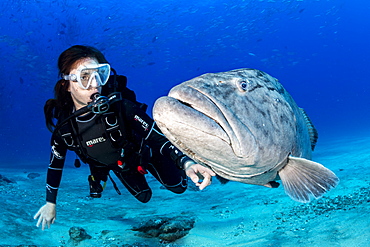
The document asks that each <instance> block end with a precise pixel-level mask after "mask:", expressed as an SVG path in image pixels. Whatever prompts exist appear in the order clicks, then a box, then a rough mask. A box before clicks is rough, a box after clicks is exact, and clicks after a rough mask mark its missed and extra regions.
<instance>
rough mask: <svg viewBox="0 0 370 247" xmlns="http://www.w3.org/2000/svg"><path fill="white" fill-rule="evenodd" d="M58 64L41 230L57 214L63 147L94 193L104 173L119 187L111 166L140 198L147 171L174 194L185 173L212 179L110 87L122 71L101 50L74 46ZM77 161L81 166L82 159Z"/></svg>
mask: <svg viewBox="0 0 370 247" xmlns="http://www.w3.org/2000/svg"><path fill="white" fill-rule="evenodd" d="M58 68H59V75H60V76H61V78H62V79H60V80H59V81H58V82H57V83H56V85H55V88H54V93H55V99H49V100H48V101H47V102H46V104H45V107H44V113H45V118H46V124H47V127H48V129H49V130H50V131H51V132H52V133H53V134H52V137H51V146H52V148H51V150H52V152H51V158H50V164H49V167H48V171H47V178H46V204H45V205H44V206H42V207H41V208H40V209H39V211H38V212H37V213H36V214H35V216H34V219H38V221H37V224H36V226H37V227H39V226H40V225H41V226H42V230H44V228H45V226H47V227H48V228H49V227H50V224H53V223H54V221H55V217H56V198H57V193H58V188H59V185H60V182H61V178H62V171H63V167H64V163H65V156H66V153H67V150H72V151H74V152H75V153H76V154H77V155H78V157H79V159H80V160H82V161H83V162H84V163H87V164H88V165H89V167H90V172H91V175H89V176H88V181H89V184H90V196H92V197H95V198H98V197H101V193H102V191H103V189H104V188H103V186H102V185H101V182H104V184H105V182H106V181H107V179H108V177H109V178H111V180H112V182H113V185H114V187H115V188H116V190H117V192H119V190H118V188H117V186H116V185H115V183H114V180H113V179H112V177H111V176H110V174H109V172H110V171H113V173H114V174H115V175H116V176H117V177H118V179H119V180H120V181H121V182H122V184H123V185H124V186H125V187H126V188H127V190H128V191H129V192H130V193H131V194H132V195H133V196H134V197H135V198H136V199H137V200H139V201H140V202H143V203H146V202H148V201H149V200H150V198H151V196H152V191H151V189H150V187H149V186H148V183H147V181H146V179H145V174H146V173H147V171H149V172H150V173H151V174H152V175H153V176H154V177H155V178H156V179H157V180H158V181H159V182H160V183H161V184H162V185H163V186H164V187H166V188H167V189H168V190H170V191H172V192H174V193H177V194H180V193H183V192H184V191H185V190H186V188H187V176H188V177H190V179H191V180H192V181H193V182H194V183H195V184H196V185H197V186H198V187H199V188H200V189H201V190H202V189H204V188H205V187H206V186H208V185H209V184H210V183H211V178H212V176H215V173H214V172H213V171H212V170H210V169H209V168H207V167H204V166H201V165H199V164H196V163H195V162H194V161H193V160H191V159H190V158H189V157H187V156H185V155H184V154H183V153H182V152H181V151H180V150H178V149H177V148H176V147H175V146H173V145H172V144H171V143H170V142H169V141H168V140H167V138H166V137H165V136H164V135H163V134H162V133H161V131H160V130H159V128H158V127H157V126H156V124H155V122H154V121H153V120H152V119H151V118H150V117H149V116H148V115H147V114H146V113H145V110H143V109H142V107H140V105H139V104H138V103H137V102H134V101H135V100H133V99H131V100H130V99H127V98H125V95H124V93H123V94H121V92H114V90H113V92H109V90H107V88H108V84H110V83H111V82H110V81H113V83H117V78H119V79H122V78H125V77H123V76H121V77H120V76H117V75H116V74H115V71H114V70H113V69H111V67H110V64H109V63H108V61H107V60H106V58H105V57H104V55H103V54H102V53H101V52H100V51H99V50H97V49H96V48H94V47H90V46H82V45H75V46H72V47H70V48H69V49H67V50H65V51H64V52H62V53H61V55H60V56H59V59H58ZM111 72H114V75H111ZM110 78H111V79H110ZM107 82H108V83H107ZM109 86H110V88H112V87H111V86H112V85H109ZM115 86H116V85H115ZM126 90H128V91H129V92H130V91H131V90H129V89H127V88H126ZM118 91H119V90H118ZM107 92H109V93H110V94H109V95H108V93H107ZM131 92H132V91H131ZM132 93H133V92H132ZM104 94H107V95H104ZM54 119H56V120H57V123H56V124H54V121H53V120H54ZM75 165H76V166H79V160H77V163H75Z"/></svg>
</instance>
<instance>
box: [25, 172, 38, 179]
mask: <svg viewBox="0 0 370 247" xmlns="http://www.w3.org/2000/svg"><path fill="white" fill-rule="evenodd" d="M40 176H41V175H40V174H39V173H36V172H31V173H29V174H28V175H27V177H28V178H29V179H34V178H38V177H40Z"/></svg>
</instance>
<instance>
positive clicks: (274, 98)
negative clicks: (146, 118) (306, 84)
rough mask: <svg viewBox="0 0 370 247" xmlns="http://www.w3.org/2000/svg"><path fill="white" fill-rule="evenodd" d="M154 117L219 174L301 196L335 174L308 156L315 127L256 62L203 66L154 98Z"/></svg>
mask: <svg viewBox="0 0 370 247" xmlns="http://www.w3.org/2000/svg"><path fill="white" fill-rule="evenodd" d="M153 117H154V120H155V121H156V123H157V124H158V126H159V128H160V129H161V131H162V132H163V133H164V135H165V136H166V137H167V138H168V139H169V140H170V141H171V142H172V143H173V144H174V145H175V146H176V147H178V148H179V149H180V150H181V151H183V152H184V153H185V154H186V155H188V156H189V157H191V158H192V159H194V160H195V161H196V162H198V163H199V164H201V165H204V166H207V167H209V168H211V169H212V170H213V171H214V172H215V173H216V174H217V175H218V176H220V177H221V178H223V179H222V180H224V179H226V181H227V180H232V181H238V182H242V183H247V184H256V185H263V186H266V187H270V188H276V187H277V186H278V185H279V183H278V182H276V181H277V180H281V182H282V184H283V186H284V189H285V192H286V193H287V194H288V195H289V196H290V197H291V198H292V199H293V200H296V201H299V202H309V201H310V200H311V199H312V198H316V199H317V198H319V197H321V196H322V195H323V194H324V193H325V192H327V191H328V190H330V189H331V188H334V187H335V186H336V185H337V184H338V182H339V179H338V178H337V176H336V175H335V174H334V173H333V172H332V171H330V170H329V169H327V168H325V167H324V166H323V165H321V164H319V163H316V162H313V161H311V160H310V159H311V153H312V151H313V149H314V148H315V145H316V141H317V131H316V129H315V128H314V126H313V125H312V122H311V121H310V119H309V118H308V116H307V115H306V113H305V112H304V111H303V109H302V108H299V107H298V106H297V104H296V103H295V101H294V100H293V98H292V97H291V95H290V94H289V93H288V92H287V91H286V90H285V89H284V87H283V86H282V85H281V84H280V83H279V81H278V80H277V79H275V78H274V77H272V76H270V75H268V74H267V73H265V72H262V71H260V70H256V69H236V70H231V71H227V72H220V73H207V74H203V75H201V76H199V77H196V78H193V79H191V80H189V81H185V82H183V83H181V84H179V85H176V86H175V87H173V88H172V89H171V90H170V92H169V94H168V96H164V97H161V98H159V99H158V100H157V101H156V102H155V104H154V108H153Z"/></svg>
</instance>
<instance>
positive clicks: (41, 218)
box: [33, 202, 56, 230]
mask: <svg viewBox="0 0 370 247" xmlns="http://www.w3.org/2000/svg"><path fill="white" fill-rule="evenodd" d="M33 218H34V219H35V220H36V219H37V218H38V221H37V224H36V226H37V227H39V226H40V224H41V225H42V230H44V229H45V226H46V225H47V226H48V228H50V225H51V224H53V223H54V221H55V219H56V210H55V204H54V203H50V202H47V203H46V204H45V205H44V206H42V207H41V208H40V209H39V211H38V212H37V213H36V214H35V216H34V217H33Z"/></svg>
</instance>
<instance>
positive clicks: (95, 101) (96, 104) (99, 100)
mask: <svg viewBox="0 0 370 247" xmlns="http://www.w3.org/2000/svg"><path fill="white" fill-rule="evenodd" d="M90 98H91V99H92V102H91V103H90V104H89V106H90V108H91V111H92V112H93V113H95V114H103V113H105V112H107V111H108V110H109V98H108V97H106V96H103V95H100V93H94V94H93V95H91V97H90Z"/></svg>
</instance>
